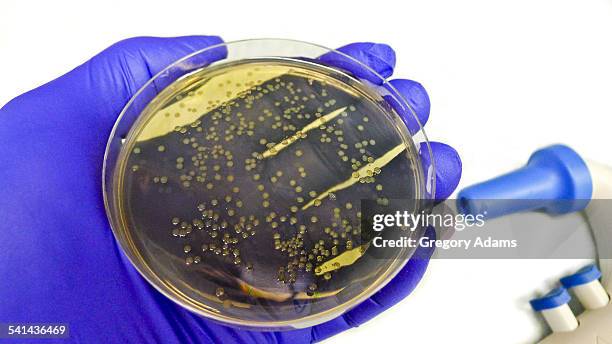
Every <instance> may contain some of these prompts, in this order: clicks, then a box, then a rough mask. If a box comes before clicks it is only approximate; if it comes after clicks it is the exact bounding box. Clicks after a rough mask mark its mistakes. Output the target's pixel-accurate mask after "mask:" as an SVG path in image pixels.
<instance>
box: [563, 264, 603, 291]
mask: <svg viewBox="0 0 612 344" xmlns="http://www.w3.org/2000/svg"><path fill="white" fill-rule="evenodd" d="M600 277H601V272H600V271H599V269H598V268H597V267H596V266H595V265H589V266H586V267H584V268H582V269H580V270H579V271H578V272H576V273H575V274H573V275H570V276H567V277H563V278H562V279H561V284H563V286H564V287H565V288H567V289H569V288H573V287H577V286H579V285H583V284H587V283H590V282H593V281H596V280H598V279H599V278H600Z"/></svg>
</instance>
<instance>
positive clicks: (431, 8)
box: [0, 0, 612, 343]
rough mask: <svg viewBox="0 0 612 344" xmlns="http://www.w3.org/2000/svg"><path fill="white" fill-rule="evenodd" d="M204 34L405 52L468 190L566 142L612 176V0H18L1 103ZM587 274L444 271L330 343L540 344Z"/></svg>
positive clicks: (404, 72) (3, 59)
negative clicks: (554, 288) (94, 61)
mask: <svg viewBox="0 0 612 344" xmlns="http://www.w3.org/2000/svg"><path fill="white" fill-rule="evenodd" d="M192 34H218V35H222V36H223V37H224V38H225V39H226V40H236V39H244V38H257V37H283V38H294V39H301V40H305V41H310V42H315V43H319V44H322V45H326V46H329V47H335V46H340V45H343V44H346V43H349V42H354V41H376V42H385V43H388V44H390V45H392V46H393V47H394V48H395V50H396V52H397V54H398V66H397V68H396V75H397V76H401V77H405V78H412V79H415V80H418V81H420V82H421V83H423V85H425V87H426V88H427V89H428V91H429V94H430V97H431V100H432V115H431V119H430V121H429V123H428V124H427V127H426V131H427V134H428V136H429V138H430V139H431V140H440V141H444V142H447V143H449V144H451V145H453V146H454V147H456V149H457V150H458V151H459V152H460V153H461V156H462V159H463V166H464V174H463V179H462V182H461V184H460V187H465V186H467V185H469V184H472V183H474V182H477V181H480V180H483V179H486V178H490V177H492V176H494V175H496V174H498V173H501V172H503V171H506V170H508V169H511V168H515V167H517V166H519V165H521V164H523V163H524V162H525V161H526V159H527V157H528V156H529V154H530V153H531V152H532V151H533V150H535V149H536V148H538V147H541V146H544V145H548V144H551V143H557V142H562V143H566V144H568V145H570V146H572V147H574V148H575V149H576V150H578V151H579V152H580V153H582V154H583V155H585V156H588V157H591V158H593V159H597V160H600V161H602V162H607V163H608V164H612V156H611V155H610V148H612V144H611V140H610V125H611V121H610V116H612V1H609V0H608V1H604V0H592V1H560V0H548V1H534V0H514V1H504V2H502V1H485V0H483V1H476V0H464V1H453V0H448V1H444V0H427V1H426V0H423V1H382V0H377V1H356V0H353V1H333V0H326V1H315V0H308V1H229V0H227V1H217V2H212V1H204V0H199V1H169V0H166V1H152V0H149V1H142V2H136V1H120V2H116V1H108V0H104V1H102V0H99V1H90V2H86V1H78V2H77V1H75V2H68V1H57V0H56V1H40V2H38V3H33V2H30V1H10V0H9V1H7V0H3V1H2V2H1V3H0V105H1V104H4V103H6V102H7V101H9V100H10V99H11V98H13V97H15V96H17V95H18V94H20V93H22V92H25V91H27V90H29V89H31V88H34V87H36V86H38V85H40V84H42V83H44V82H46V81H48V80H50V79H52V78H55V77H57V76H59V75H61V74H63V73H65V72H67V71H68V70H70V69H71V68H73V67H74V66H76V65H78V64H80V63H82V62H84V61H85V60H87V59H88V58H89V57H91V56H92V55H94V54H95V53H97V52H98V51H100V50H102V49H104V48H105V47H107V46H108V45H110V44H112V43H113V42H115V41H117V40H120V39H123V38H127V37H130V36H137V35H159V36H176V35H192ZM0 125H1V124H0ZM581 264H582V263H581V262H575V261H567V262H564V261H556V262H546V261H535V262H534V261H482V260H481V261H433V262H432V264H431V267H430V269H429V270H428V272H427V274H426V276H425V279H424V281H423V282H422V283H421V284H420V285H419V287H418V288H417V290H416V291H415V292H414V293H413V294H412V295H411V296H410V297H409V298H408V299H406V300H404V301H403V302H401V303H400V304H399V305H397V306H396V307H394V308H392V309H391V310H389V311H388V312H386V313H385V314H383V315H381V316H379V317H378V318H376V319H374V320H373V321H371V322H369V323H367V324H366V325H363V326H361V327H360V328H358V329H355V330H352V331H349V332H347V333H344V334H342V335H339V336H337V337H334V338H333V339H332V340H330V341H329V342H330V343H370V342H372V341H378V342H389V341H392V340H394V339H395V340H400V339H401V341H402V342H404V341H405V342H411V343H447V342H461V343H463V342H469V343H523V342H533V341H535V340H537V339H538V338H539V336H541V335H542V333H544V332H543V327H542V326H541V325H542V324H540V323H538V318H537V317H536V316H535V315H533V314H532V313H531V311H530V309H529V306H528V303H527V300H528V299H529V298H530V297H531V296H532V295H533V293H534V291H535V290H545V289H546V288H547V287H548V286H550V285H551V284H552V282H553V281H554V280H556V279H557V278H558V277H559V276H561V275H562V274H563V273H566V272H568V271H572V269H573V268H575V267H577V266H580V265H581Z"/></svg>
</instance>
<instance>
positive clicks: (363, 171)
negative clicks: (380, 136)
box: [302, 143, 406, 210]
mask: <svg viewBox="0 0 612 344" xmlns="http://www.w3.org/2000/svg"><path fill="white" fill-rule="evenodd" d="M405 149H406V146H405V145H404V144H403V143H402V144H399V145H397V146H395V147H394V148H392V149H391V150H390V151H388V152H387V153H385V154H384V155H383V156H381V157H380V158H378V159H376V160H374V161H373V162H371V163H369V164H367V165H365V166H364V167H362V168H360V169H359V171H357V173H359V177H357V178H355V177H353V176H351V177H349V179H347V180H345V181H343V182H342V183H340V184H337V185H335V186H332V187H331V188H329V189H327V190H326V191H325V192H323V193H321V194H320V195H319V196H317V197H315V198H313V199H312V200H311V201H310V202H308V203H307V204H306V205H304V206H303V207H302V210H306V209H308V208H310V207H311V206H312V205H313V204H314V203H315V201H317V200H319V201H322V200H323V199H325V198H326V197H327V196H329V194H330V193H334V192H336V191H339V190H343V189H346V188H348V187H351V186H352V185H353V184H355V183H357V182H358V181H359V178H361V177H366V176H367V171H368V170H370V171H371V170H374V169H376V168H380V169H382V168H383V167H384V166H385V165H387V164H388V163H389V162H391V160H393V159H395V157H396V156H398V155H399V154H400V153H401V152H403V151H404V150H405Z"/></svg>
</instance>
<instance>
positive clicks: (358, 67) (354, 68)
mask: <svg viewBox="0 0 612 344" xmlns="http://www.w3.org/2000/svg"><path fill="white" fill-rule="evenodd" d="M338 52H340V53H338ZM347 56H349V57H350V58H348V57H347ZM353 59H354V60H353ZM319 60H320V61H322V62H324V63H326V64H328V65H330V66H333V67H337V68H341V69H344V70H346V71H348V72H350V73H352V74H354V75H355V76H356V77H358V78H362V79H366V80H368V81H370V82H372V83H375V84H378V85H380V84H382V82H383V80H382V79H381V77H382V78H388V77H390V76H391V75H392V74H393V69H394V68H395V51H394V50H393V49H392V48H391V47H390V46H389V45H387V44H381V43H371V42H360V43H351V44H348V45H345V46H343V47H340V48H338V49H337V52H336V51H331V52H329V53H326V54H324V55H322V56H320V57H319ZM355 60H356V61H355ZM363 65H365V66H367V67H368V68H370V69H372V70H373V71H374V73H373V72H372V71H371V70H369V69H368V68H364V66H363ZM375 73H376V74H378V75H376V74H375Z"/></svg>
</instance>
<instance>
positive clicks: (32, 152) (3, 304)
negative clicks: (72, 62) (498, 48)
mask: <svg viewBox="0 0 612 344" xmlns="http://www.w3.org/2000/svg"><path fill="white" fill-rule="evenodd" d="M219 42H221V39H220V38H219V37H207V36H190V37H178V38H133V39H128V40H125V41H122V42H119V43H117V44H115V45H113V46H111V47H110V48H108V49H106V50H105V51H103V52H102V53H100V54H99V55H97V56H95V57H94V58H92V59H91V60H89V61H88V62H86V63H85V64H83V65H81V66H79V67H77V68H76V69H74V70H73V71H71V72H69V73H68V74H66V75H64V76H62V77H60V78H58V79H56V80H54V81H51V82H50V83H48V84H46V85H43V86H41V87H39V88H37V89H34V90H32V91H30V92H27V93H25V94H23V95H21V96H19V97H17V98H15V99H14V100H12V101H11V102H9V103H8V104H7V105H5V106H4V107H3V108H2V109H0V123H1V124H0V219H1V224H0V323H68V324H69V326H70V340H72V341H74V342H85V343H91V342H95V343H99V342H105V343H123V342H139V343H140V342H157V343H159V342H164V343H189V342H205V343H208V342H217V343H220V342H223V343H232V342H241V343H251V342H257V343H267V342H271V343H274V342H286V343H291V344H298V343H306V342H312V341H318V340H322V339H324V338H327V337H329V336H332V335H334V334H337V333H339V332H341V331H344V330H346V329H348V328H350V327H353V326H358V325H360V324H362V323H364V322H365V321H367V320H369V319H371V318H373V317H374V316H376V315H377V314H379V313H380V312H382V311H383V310H385V309H387V308H388V307H390V306H392V305H393V304H395V303H397V302H398V301H400V300H401V299H402V298H404V297H405V296H406V295H408V294H409V293H410V292H411V291H412V290H413V288H414V287H415V286H416V284H417V283H418V281H419V280H420V278H421V276H422V275H423V273H424V271H425V269H426V266H427V261H428V259H429V257H430V255H431V252H430V251H428V250H425V249H420V250H418V251H417V253H416V254H415V256H414V257H413V258H412V259H411V260H410V262H409V263H408V264H407V265H406V266H405V267H404V269H403V270H402V271H401V272H400V273H399V274H398V275H397V276H396V277H395V279H394V280H393V281H392V282H390V283H389V284H388V285H387V286H386V287H385V288H383V289H382V290H381V291H380V292H378V293H377V294H375V295H374V296H372V297H371V298H370V299H369V300H367V301H365V302H364V303H362V304H360V305H359V306H357V307H355V308H354V309H353V310H351V311H349V312H347V313H346V314H344V315H343V316H341V317H339V318H337V319H335V320H332V321H330V322H327V323H324V324H321V325H318V326H315V327H313V328H308V329H303V330H294V331H286V332H254V331H245V330H237V329H234V328H231V327H227V326H223V325H220V324H218V323H215V322H212V321H209V320H207V319H205V318H202V317H200V316H198V315H196V314H194V313H192V312H189V311H187V310H186V309H184V308H182V307H181V306H179V305H177V304H175V303H173V302H172V301H170V300H169V299H167V298H166V297H165V296H163V295H162V294H160V293H159V292H157V291H156V290H155V289H154V288H153V287H151V286H150V285H149V284H148V283H147V282H146V281H145V280H144V279H143V278H142V277H141V276H140V275H139V274H138V272H137V271H136V269H134V268H133V267H132V265H131V264H130V262H129V261H128V260H127V259H126V258H125V256H124V255H123V253H122V252H121V251H120V249H119V246H118V245H117V243H116V242H115V239H114V237H113V235H112V232H111V229H110V226H109V223H108V221H107V218H106V214H105V211H104V204H103V200H102V193H101V169H102V161H103V155H104V149H105V144H106V141H107V138H108V135H109V133H110V131H111V128H112V126H113V124H114V122H115V120H116V118H117V116H118V114H119V112H120V111H121V109H122V108H123V106H124V105H125V104H126V102H127V101H128V100H129V99H130V97H132V95H133V94H134V93H135V92H136V91H137V90H138V89H139V88H140V87H141V86H142V85H143V84H144V83H145V82H146V81H147V80H149V79H150V78H151V77H152V76H153V75H154V74H156V73H157V72H158V71H160V70H162V69H163V68H164V67H166V66H167V65H168V64H170V63H171V62H173V61H175V60H177V59H178V58H180V57H182V56H184V55H187V54H189V53H191V52H194V51H196V50H199V49H203V48H206V47H208V46H210V45H212V44H216V43H219ZM340 50H341V51H343V52H345V53H347V54H349V55H351V56H354V57H356V58H357V59H359V60H360V61H362V62H364V63H366V64H368V65H369V66H370V67H372V68H373V69H374V70H376V71H377V72H379V73H380V74H381V75H383V76H385V77H388V76H390V75H391V73H392V70H393V67H394V64H395V54H394V52H393V50H391V48H389V47H388V46H386V45H382V44H372V43H357V44H352V45H348V46H346V47H343V48H341V49H340ZM220 57H222V56H217V57H216V58H220ZM211 58H215V57H214V56H212V57H211ZM322 59H325V57H323V58H322ZM326 62H328V63H331V64H335V65H338V66H340V67H342V68H344V69H349V70H354V69H353V67H354V66H352V65H351V64H350V63H344V62H343V61H326ZM354 72H355V74H357V75H359V71H358V70H354ZM360 76H362V77H367V75H360ZM392 84H393V85H394V86H395V87H396V88H398V89H399V91H400V92H401V93H402V94H403V95H404V96H405V97H406V98H407V99H408V101H409V102H410V103H411V105H412V106H413V107H414V109H415V110H416V112H417V114H418V116H419V118H420V120H421V123H423V124H424V123H425V122H426V121H427V118H428V115H429V99H428V97H427V94H426V92H425V90H424V89H423V87H422V86H421V85H420V84H418V83H416V82H413V81H409V80H399V79H398V80H394V81H392ZM408 124H409V126H410V123H408ZM432 148H433V150H434V156H435V158H434V159H435V163H436V173H437V188H436V197H437V199H439V200H441V199H444V198H446V197H448V196H449V195H450V193H451V192H452V191H453V190H454V188H455V187H456V185H457V183H458V181H459V177H460V175H461V162H460V160H459V157H458V156H457V153H456V152H455V150H453V149H452V148H450V147H449V146H447V145H444V144H441V143H432ZM425 163H426V164H427V163H429V162H428V161H425ZM49 342H50V341H49Z"/></svg>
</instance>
